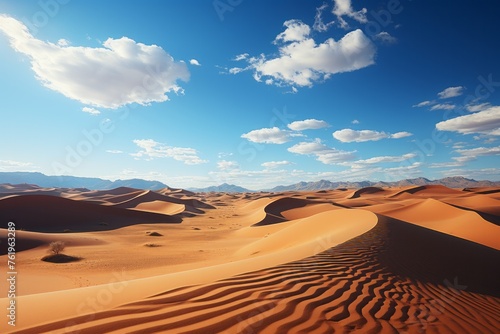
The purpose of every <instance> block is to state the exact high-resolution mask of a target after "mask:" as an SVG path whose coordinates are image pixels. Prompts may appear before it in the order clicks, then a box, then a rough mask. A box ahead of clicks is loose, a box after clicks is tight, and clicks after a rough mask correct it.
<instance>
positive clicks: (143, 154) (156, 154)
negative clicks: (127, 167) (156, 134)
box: [131, 139, 208, 165]
mask: <svg viewBox="0 0 500 334" xmlns="http://www.w3.org/2000/svg"><path fill="white" fill-rule="evenodd" d="M133 142H134V144H136V145H137V146H139V148H140V149H141V150H140V151H139V152H137V153H132V154H131V155H132V156H133V157H136V158H137V159H141V158H142V159H145V160H153V159H155V158H172V159H174V160H177V161H182V162H183V163H185V164H186V165H199V164H203V163H206V162H208V161H206V160H202V159H201V158H200V157H198V152H197V151H196V150H195V149H193V148H187V147H172V146H167V145H165V144H162V143H159V142H157V141H155V140H153V139H136V140H134V141H133Z"/></svg>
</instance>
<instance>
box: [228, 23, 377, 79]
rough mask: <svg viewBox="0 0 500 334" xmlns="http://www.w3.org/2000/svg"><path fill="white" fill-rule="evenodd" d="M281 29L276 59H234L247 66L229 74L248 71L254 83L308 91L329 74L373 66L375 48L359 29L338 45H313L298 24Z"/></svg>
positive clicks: (306, 29)
mask: <svg viewBox="0 0 500 334" xmlns="http://www.w3.org/2000/svg"><path fill="white" fill-rule="evenodd" d="M284 26H285V27H286V29H285V31H283V32H282V33H280V34H279V35H278V36H277V37H276V39H275V40H274V44H276V45H278V47H279V56H277V57H275V58H273V57H271V58H268V57H267V56H265V55H263V54H262V55H260V56H259V57H249V56H246V55H245V57H242V56H241V55H240V56H237V57H236V58H237V59H240V60H244V61H246V62H248V66H247V67H245V68H240V67H235V68H232V69H230V70H229V73H232V74H236V73H240V72H242V71H247V70H250V71H253V77H254V79H255V80H257V81H259V82H262V81H264V82H265V83H266V84H274V85H278V86H283V85H287V86H299V87H304V86H308V87H310V86H313V84H314V83H316V82H319V81H322V80H326V79H328V78H329V77H331V76H332V75H333V74H337V73H343V72H351V71H355V70H359V69H362V68H364V67H367V66H370V65H372V64H374V56H375V51H376V49H375V46H374V45H373V43H372V42H371V41H370V39H369V38H368V37H367V36H366V35H365V34H364V33H363V32H362V31H361V30H360V29H357V30H354V31H351V32H349V33H348V34H346V35H345V36H344V37H342V38H341V39H340V40H339V41H335V40H334V39H333V38H329V39H327V40H326V41H325V42H323V43H320V44H317V43H316V41H315V40H314V39H313V38H311V36H310V32H311V28H310V27H309V26H308V25H307V24H305V23H303V22H302V21H300V20H289V21H286V22H285V23H284Z"/></svg>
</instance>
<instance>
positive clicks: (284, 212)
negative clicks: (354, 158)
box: [0, 185, 500, 334]
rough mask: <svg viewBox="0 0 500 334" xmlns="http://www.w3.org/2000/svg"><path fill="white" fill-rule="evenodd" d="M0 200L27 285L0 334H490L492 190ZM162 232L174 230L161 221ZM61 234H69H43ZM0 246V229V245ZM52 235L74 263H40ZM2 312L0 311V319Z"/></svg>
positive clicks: (10, 191) (498, 216) (25, 194)
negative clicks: (12, 323)
mask: <svg viewBox="0 0 500 334" xmlns="http://www.w3.org/2000/svg"><path fill="white" fill-rule="evenodd" d="M33 191H51V192H53V195H32V192H33ZM2 193H3V195H5V197H4V198H3V199H0V217H1V218H2V220H4V221H9V220H13V221H16V223H18V224H19V225H18V226H19V227H21V226H22V227H24V228H25V229H26V230H27V231H18V237H19V248H18V249H17V250H18V254H17V255H18V261H19V264H18V266H20V267H22V268H23V274H22V275H20V277H19V279H20V281H19V282H20V284H21V283H22V284H21V286H22V285H23V284H37V285H38V286H39V287H37V289H25V290H24V291H26V292H23V290H22V289H21V288H20V292H19V293H20V295H19V297H18V299H17V301H18V305H20V306H19V308H18V326H16V328H15V330H12V329H13V328H11V327H7V325H6V324H5V322H4V323H0V331H1V332H2V333H3V332H6V333H33V334H35V333H36V334H38V333H68V332H74V333H77V332H78V333H92V334H93V333H497V332H498V328H500V318H499V316H498V315H499V314H500V286H499V285H498V282H499V281H500V270H499V269H498V265H497V264H498V263H500V226H499V221H500V211H499V210H500V209H499V207H500V205H499V203H500V200H499V198H498V194H499V192H498V191H496V189H493V188H485V189H483V188H478V189H463V190H461V189H449V188H446V187H443V186H438V185H436V186H418V187H405V188H399V189H398V188H390V189H386V188H378V187H368V188H363V189H343V190H338V189H337V190H325V191H316V192H313V191H311V192H285V193H282V192H280V193H247V194H224V193H208V194H195V193H191V192H186V191H183V190H180V189H170V188H167V189H163V190H160V191H158V192H152V191H144V190H138V189H131V188H119V189H116V190H113V191H101V192H95V191H88V190H86V189H81V190H71V189H65V190H60V189H43V190H40V189H39V188H36V187H31V186H27V187H26V189H25V191H23V190H22V189H21V190H20V189H19V188H16V187H14V186H4V187H3V188H2ZM58 193H59V195H57V194H58ZM181 219H182V222H181ZM104 222H105V223H107V224H108V225H107V226H102V225H99V223H104ZM173 222H177V223H179V222H181V223H180V224H165V223H173ZM65 228H68V229H71V230H74V231H82V232H79V233H50V232H61V231H62V229H65ZM83 231H85V232H83ZM152 231H156V232H160V233H158V235H159V236H158V237H151V236H149V235H150V234H151V232H152ZM6 236H7V233H6V230H0V240H1V243H2V244H3V243H4V242H5V241H4V240H5V238H6ZM55 238H57V239H59V240H61V241H64V242H66V243H67V245H68V251H70V252H71V254H73V253H74V254H75V255H83V257H84V258H85V259H84V260H82V261H80V262H77V263H69V264H62V265H60V264H47V263H42V262H41V261H39V258H40V257H41V256H43V254H46V250H47V245H48V244H49V243H50V242H51V241H53V240H54V239H55ZM4 254H5V253H4ZM5 256H6V255H1V256H0V261H3V259H5ZM62 270H64V276H62V275H63V274H62V273H63V271H62ZM23 282H24V283H23ZM2 284H3V285H2ZM2 284H0V287H2V289H3V286H5V283H2ZM43 286H45V287H46V288H45V289H46V290H43ZM30 291H33V292H30ZM49 301H50V302H49ZM7 303H8V300H7V299H6V298H0V307H2V308H3V307H6V305H7ZM48 304H50V305H51V306H50V308H49V307H46V305H48Z"/></svg>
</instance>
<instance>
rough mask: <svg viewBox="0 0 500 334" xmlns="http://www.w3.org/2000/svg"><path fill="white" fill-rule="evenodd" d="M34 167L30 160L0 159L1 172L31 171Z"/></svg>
mask: <svg viewBox="0 0 500 334" xmlns="http://www.w3.org/2000/svg"><path fill="white" fill-rule="evenodd" d="M35 169H36V167H35V165H33V163H31V162H22V161H14V160H0V171H3V172H32V171H35Z"/></svg>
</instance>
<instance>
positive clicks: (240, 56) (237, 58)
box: [233, 53, 250, 61]
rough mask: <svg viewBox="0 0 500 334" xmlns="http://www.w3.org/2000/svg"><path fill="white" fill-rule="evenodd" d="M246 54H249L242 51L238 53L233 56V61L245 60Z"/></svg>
mask: <svg viewBox="0 0 500 334" xmlns="http://www.w3.org/2000/svg"><path fill="white" fill-rule="evenodd" d="M248 56H250V55H249V54H248V53H242V54H239V55H237V56H236V57H234V59H233V60H235V61H240V60H245V59H248Z"/></svg>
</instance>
